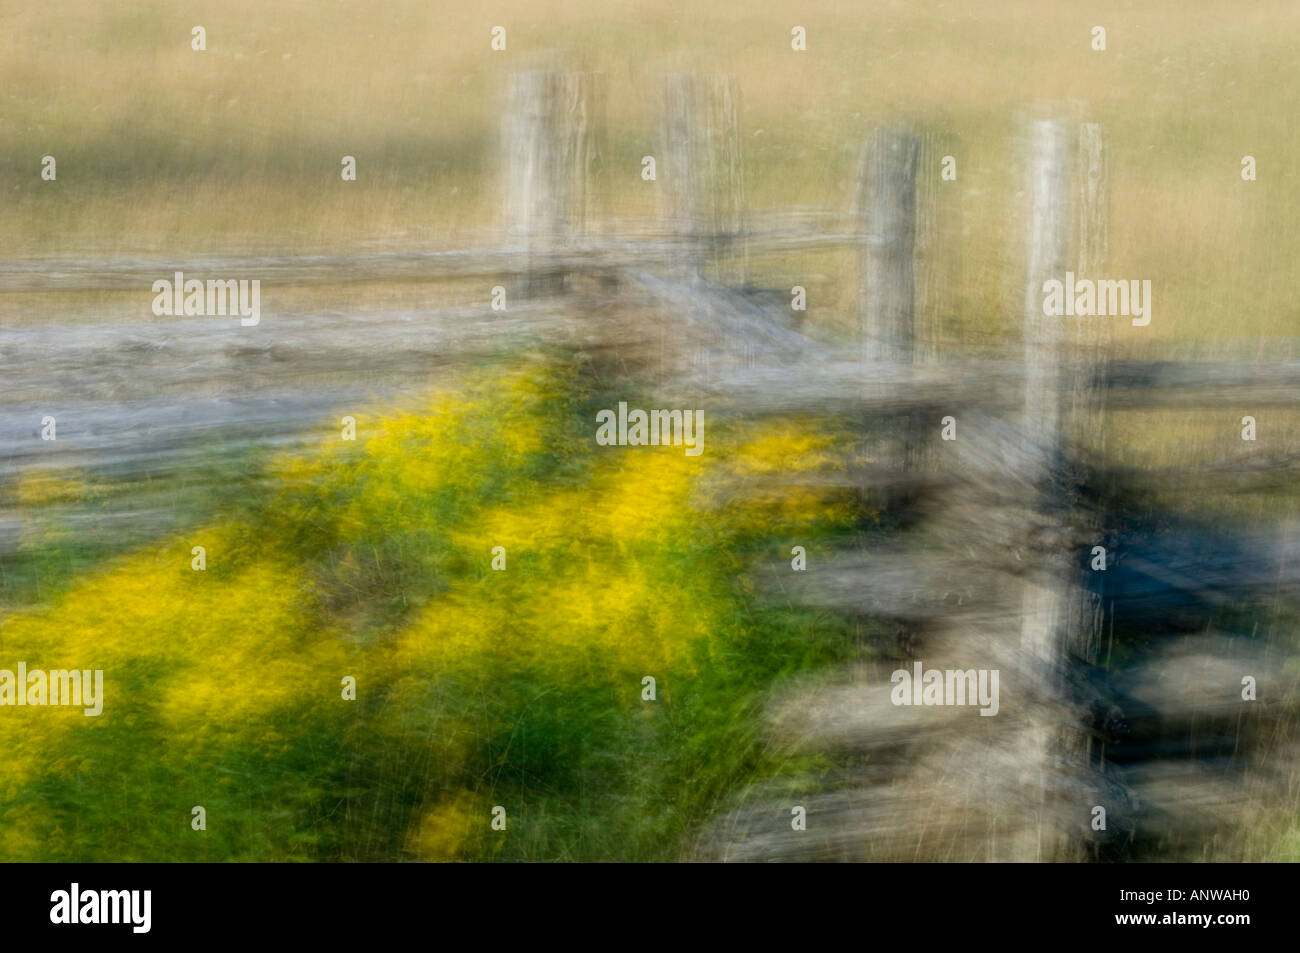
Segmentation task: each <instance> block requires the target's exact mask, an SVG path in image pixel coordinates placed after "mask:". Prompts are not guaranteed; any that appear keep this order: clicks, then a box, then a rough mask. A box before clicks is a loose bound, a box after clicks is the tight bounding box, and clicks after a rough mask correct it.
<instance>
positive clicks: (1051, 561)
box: [1017, 120, 1110, 860]
mask: <svg viewBox="0 0 1300 953" xmlns="http://www.w3.org/2000/svg"><path fill="white" fill-rule="evenodd" d="M1028 147H1029V156H1028V158H1029V162H1028V172H1029V197H1030V208H1029V229H1028V241H1029V246H1028V266H1027V284H1026V288H1025V308H1024V357H1025V389H1024V405H1023V411H1022V417H1021V428H1022V434H1023V438H1024V439H1025V440H1026V442H1027V444H1028V446H1027V450H1028V451H1029V452H1028V453H1027V454H1026V458H1027V465H1028V466H1029V467H1030V470H1031V473H1032V477H1033V483H1034V485H1035V486H1036V487H1037V498H1036V499H1035V500H1034V501H1033V503H1032V505H1031V510H1032V511H1033V514H1034V515H1033V517H1031V521H1032V522H1034V523H1037V525H1038V529H1039V533H1038V541H1037V543H1036V544H1035V545H1034V546H1033V552H1032V553H1031V565H1033V566H1034V567H1035V569H1034V570H1032V571H1031V572H1030V573H1029V574H1028V575H1027V576H1026V578H1025V583H1024V590H1023V597H1022V616H1021V629H1020V634H1021V650H1022V652H1023V653H1024V654H1025V657H1026V660H1027V661H1028V662H1029V665H1028V666H1027V667H1026V668H1027V670H1026V672H1024V673H1023V675H1024V676H1027V677H1028V678H1030V679H1033V680H1035V682H1036V684H1037V688H1038V690H1039V692H1041V694H1042V696H1043V698H1044V700H1046V701H1047V702H1048V703H1049V705H1051V707H1052V709H1053V710H1054V711H1055V712H1056V713H1057V717H1055V718H1053V719H1051V720H1049V721H1048V722H1046V723H1043V722H1040V723H1037V724H1035V725H1033V726H1032V727H1031V728H1030V729H1029V737H1028V739H1027V745H1028V749H1029V750H1027V751H1026V762H1025V763H1026V765H1027V766H1028V768H1029V770H1030V778H1029V781H1030V784H1031V785H1032V786H1036V788H1037V792H1038V793H1037V797H1038V803H1039V821H1038V824H1037V828H1038V829H1037V831H1035V838H1034V841H1033V842H1032V843H1031V844H1022V845H1021V848H1020V850H1019V854H1020V856H1019V857H1018V858H1017V859H1035V860H1069V859H1079V857H1080V856H1082V848H1081V843H1080V841H1079V839H1078V838H1075V837H1072V836H1071V833H1070V831H1071V828H1075V827H1076V824H1075V823H1073V822H1071V820H1070V819H1071V818H1086V817H1087V812H1088V809H1089V805H1088V804H1085V803H1082V799H1083V798H1084V797H1085V796H1086V795H1087V793H1088V792H1089V790H1090V789H1091V785H1090V784H1088V783H1087V781H1086V777H1087V773H1088V771H1089V770H1090V765H1089V764H1088V756H1087V748H1088V740H1089V738H1088V735H1087V732H1086V729H1085V728H1084V727H1083V725H1081V724H1078V723H1077V720H1076V719H1075V717H1074V716H1075V715H1076V714H1077V712H1076V711H1075V710H1074V709H1075V706H1076V705H1077V700H1076V699H1073V698H1071V696H1070V691H1069V688H1068V685H1067V680H1066V674H1067V669H1068V667H1069V666H1070V664H1071V656H1079V657H1082V658H1089V657H1091V656H1092V655H1093V654H1094V652H1095V645H1096V637H1097V625H1098V618H1097V614H1096V611H1095V609H1096V600H1095V598H1094V597H1093V596H1092V595H1091V594H1090V593H1088V592H1087V590H1086V589H1085V588H1084V585H1083V582H1084V573H1085V572H1086V569H1085V568H1084V566H1085V565H1086V563H1085V561H1084V558H1083V557H1084V554H1085V553H1086V552H1087V550H1083V549H1082V546H1083V544H1084V543H1086V542H1087V541H1088V540H1089V539H1090V538H1091V539H1096V536H1097V529H1098V527H1097V520H1096V517H1095V514H1089V513H1087V512H1086V511H1085V510H1084V509H1082V508H1081V507H1079V505H1078V504H1079V503H1080V500H1079V498H1078V494H1077V492H1076V490H1077V483H1076V474H1075V470H1076V468H1073V467H1070V466H1069V465H1068V464H1069V463H1070V462H1071V461H1072V459H1073V460H1077V459H1078V458H1079V457H1080V456H1081V455H1082V454H1084V453H1087V452H1094V453H1095V452H1096V451H1097V445H1098V441H1099V438H1100V432H1101V426H1102V422H1103V415H1102V394H1103V391H1104V388H1102V387H1100V386H1098V378H1099V370H1100V367H1101V366H1102V365H1103V364H1104V361H1105V359H1106V351H1107V346H1108V343H1109V337H1110V331H1109V325H1108V324H1106V322H1107V320H1108V319H1107V318H1105V317H1063V316H1053V315H1046V314H1044V313H1043V312H1044V307H1043V300H1044V291H1043V285H1044V282H1046V281H1048V280H1049V279H1055V280H1057V281H1064V280H1065V273H1066V271H1067V270H1070V271H1076V270H1077V273H1078V274H1079V277H1083V276H1084V272H1089V273H1091V272H1093V271H1094V269H1096V268H1097V267H1098V266H1099V265H1100V263H1101V262H1102V261H1103V260H1104V251H1105V246H1106V237H1105V230H1106V207H1105V200H1106V194H1107V193H1106V189H1107V187H1108V183H1107V179H1106V164H1105V156H1106V153H1105V144H1104V141H1103V139H1102V135H1101V130H1100V127H1098V126H1095V125H1085V126H1083V127H1082V128H1078V127H1075V126H1074V125H1073V124H1070V123H1066V122H1064V121H1058V120H1038V121H1035V122H1033V123H1032V124H1031V126H1030V129H1029V139H1028ZM1090 276H1091V277H1092V278H1093V279H1094V280H1095V278H1096V277H1098V276H1097V275H1096V274H1091V275H1090ZM1066 293H1067V294H1068V293H1070V292H1069V291H1068V290H1067V292H1066ZM1072 722H1075V723H1074V724H1072ZM1081 780H1082V781H1083V783H1076V782H1079V781H1081Z"/></svg>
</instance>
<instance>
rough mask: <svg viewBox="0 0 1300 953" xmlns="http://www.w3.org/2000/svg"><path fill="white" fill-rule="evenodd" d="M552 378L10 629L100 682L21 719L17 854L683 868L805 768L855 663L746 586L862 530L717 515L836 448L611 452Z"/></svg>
mask: <svg viewBox="0 0 1300 953" xmlns="http://www.w3.org/2000/svg"><path fill="white" fill-rule="evenodd" d="M563 367H565V365H563V364H561V363H557V362H546V361H533V362H531V363H528V364H527V365H526V366H525V367H523V368H522V369H520V368H519V367H514V368H511V369H501V368H488V369H485V370H482V371H480V372H477V373H475V374H473V375H471V376H470V378H469V379H466V380H464V381H458V382H457V384H456V387H455V389H454V395H455V396H453V391H452V390H447V391H440V392H438V393H435V394H432V395H430V396H429V398H428V399H427V400H424V401H422V402H421V404H420V405H419V406H417V407H414V408H411V409H409V410H406V411H402V412H397V413H391V414H389V415H386V416H367V415H364V414H362V415H359V416H358V422H359V427H360V431H361V432H360V436H359V439H358V440H357V441H356V442H355V443H351V442H344V441H341V440H337V439H335V440H331V441H328V442H327V443H326V444H325V445H324V446H323V447H322V448H321V449H320V451H319V452H315V453H309V454H304V453H297V454H293V455H288V454H284V455H281V456H278V457H276V458H274V459H272V460H270V461H269V463H268V465H267V466H266V476H268V477H269V479H266V480H262V481H260V482H258V483H257V484H256V486H258V487H260V488H261V491H260V493H259V494H258V495H257V496H255V497H254V498H252V499H251V500H247V501H245V502H244V503H243V504H242V505H237V504H235V503H234V502H233V501H231V502H228V503H227V506H228V509H227V510H225V511H221V512H218V513H214V514H212V516H211V517H210V518H209V519H208V521H206V522H204V523H200V524H197V525H194V526H193V527H192V528H191V529H189V530H187V531H185V532H183V533H180V534H178V535H176V536H174V537H172V538H169V539H166V540H162V541H156V542H155V543H153V544H150V545H147V546H144V547H140V548H138V549H135V550H133V551H130V552H126V553H124V554H122V555H119V556H116V557H113V558H111V559H109V560H107V561H105V562H104V563H103V564H102V565H101V566H100V567H99V568H98V569H97V570H96V571H94V572H91V573H90V574H88V576H86V577H84V578H82V579H80V580H78V581H77V582H76V583H74V584H71V585H69V586H68V587H67V588H66V589H65V590H64V591H62V592H60V593H58V594H56V595H55V596H54V597H53V598H50V599H48V600H46V601H45V602H42V603H41V604H39V605H37V606H35V607H24V608H20V609H18V610H17V611H14V612H12V613H11V614H10V615H8V617H6V618H4V619H3V621H2V622H0V646H3V653H4V659H5V660H6V661H5V662H4V664H5V665H6V667H12V666H13V665H16V663H17V661H19V660H22V661H26V662H27V664H28V666H29V668H33V669H34V668H46V669H49V668H64V667H67V668H73V667H75V668H82V669H84V668H102V669H104V671H105V694H106V698H105V702H104V712H103V714H102V715H100V716H99V717H86V716H85V715H84V714H83V713H82V711H81V710H80V709H65V708H49V707H46V708H35V707H26V708H8V709H6V710H5V713H4V717H3V718H0V751H3V752H4V756H3V757H4V765H5V768H4V771H3V772H2V773H0V858H2V859H4V860H37V859H41V860H70V859H77V860H96V861H110V860H146V859H150V860H157V859H166V860H336V859H355V860H375V859H398V858H402V859H431V860H445V859H455V858H467V859H491V858H500V859H539V860H540V859H560V860H565V859H569V860H591V859H639V860H646V859H674V858H677V857H679V856H682V855H683V854H685V853H687V852H689V850H690V846H691V842H692V837H693V835H694V834H696V833H697V832H698V831H699V830H700V829H701V827H702V825H704V824H705V822H706V821H708V820H709V819H710V817H711V815H712V814H713V812H715V811H716V810H718V809H720V808H723V807H725V806H727V805H728V804H730V803H732V802H733V801H734V800H735V799H736V798H739V797H743V795H744V792H745V790H746V788H747V786H748V785H750V784H752V783H754V782H755V781H757V780H759V779H765V778H771V777H774V776H779V775H781V774H783V773H789V772H793V771H798V770H800V769H804V768H808V767H811V766H812V765H811V763H810V762H808V761H806V760H805V761H791V760H788V759H787V758H786V757H785V756H783V755H781V754H780V753H777V752H774V751H770V750H768V749H767V747H766V746H765V744H764V742H763V740H762V736H761V719H760V715H761V711H762V708H763V705H764V703H765V701H766V699H767V698H768V697H769V694H770V692H771V691H772V690H773V689H774V687H775V686H777V685H778V684H779V683H780V681H781V680H782V679H783V678H784V677H786V676H789V675H793V674H796V673H803V672H807V671H809V670H815V669H818V668H820V667H823V666H828V665H830V664H832V663H842V662H844V661H846V660H850V659H852V658H854V657H855V655H854V653H855V651H856V650H855V648H854V640H853V638H852V635H851V633H850V632H849V631H848V624H847V622H846V621H845V620H843V619H838V618H835V617H831V616H828V615H826V614H821V613H815V612H813V611H810V610H796V609H791V608H777V609H775V610H773V609H771V608H763V609H762V610H761V614H760V610H758V609H757V608H756V606H755V605H754V604H753V603H752V601H751V599H750V596H749V593H748V590H747V583H746V577H745V573H746V570H747V568H749V567H751V566H753V565H756V564H757V563H759V562H770V561H774V560H776V559H781V558H784V557H783V554H788V551H789V546H790V545H792V544H793V543H794V542H797V543H799V544H802V545H805V546H810V547H811V546H813V545H816V543H817V541H818V540H828V539H829V537H831V536H832V535H834V534H839V533H844V532H846V531H848V530H849V529H850V528H851V527H852V525H853V523H854V521H855V519H856V512H855V508H854V506H855V505H854V504H853V503H852V501H850V500H847V499H835V498H833V496H832V495H830V494H828V493H827V492H824V491H820V490H799V491H797V492H796V493H795V494H794V495H791V494H782V495H780V496H779V497H771V498H766V499H765V498H764V497H763V496H762V495H761V494H758V495H755V496H754V497H753V498H751V497H750V496H748V495H745V496H740V495H737V494H735V493H734V492H731V490H728V489H727V487H732V488H733V489H734V486H735V483H734V481H735V480H737V479H739V480H742V481H743V480H746V479H751V478H753V477H754V476H755V475H759V474H762V473H764V472H771V471H772V470H773V469H774V468H776V467H782V468H785V467H792V468H794V469H803V470H815V469H817V468H819V467H822V466H827V465H830V464H832V463H833V462H834V460H835V452H836V447H837V446H839V445H840V444H839V441H840V440H842V439H846V438H847V434H835V433H829V432H818V431H817V430H815V429H813V428H811V427H809V426H807V425H805V424H803V423H798V422H791V423H789V424H787V425H784V426H777V427H773V428H765V429H763V431H762V432H761V433H759V432H750V431H748V430H745V429H743V428H741V427H740V426H739V425H737V426H735V427H733V428H728V427H727V426H725V425H723V424H722V423H721V422H720V421H718V420H717V419H711V420H709V421H708V427H707V429H706V433H705V437H706V451H705V453H704V454H703V455H702V456H700V457H687V456H686V455H685V454H684V453H683V450H682V448H679V447H678V448H673V447H646V448H617V447H615V448H605V447H598V446H597V445H596V444H595V442H594V439H593V433H594V423H593V421H594V419H595V414H594V409H595V408H597V407H599V406H604V405H605V404H604V403H602V402H601V400H600V399H599V397H598V396H597V395H594V394H592V393H590V392H589V390H588V389H587V386H586V385H585V384H584V382H583V380H582V379H581V378H580V377H579V376H578V375H576V374H574V373H572V372H570V371H567V370H564V369H562V368H563ZM720 477H725V478H726V480H723V481H722V482H719V480H718V478H720ZM727 481H731V482H727ZM77 486H78V483H77V481H76V479H75V477H74V476H72V475H61V476H54V475H46V476H42V477H39V478H35V477H34V478H32V479H31V480H29V481H24V483H23V485H22V487H21V488H20V489H19V491H18V494H19V496H20V497H21V498H23V499H24V500H27V501H29V502H30V501H39V500H53V499H64V498H65V497H67V496H68V495H69V494H73V495H75V493H76V492H77ZM787 540H789V541H790V542H786V541H787ZM64 545H65V546H69V547H71V546H75V545H76V543H75V539H67V540H64ZM197 545H202V546H204V547H205V548H206V551H207V569H206V571H203V572H198V571H195V570H194V569H192V568H191V565H190V560H191V555H190V553H191V548H192V547H193V546H197ZM495 546H504V547H505V550H506V559H507V563H506V566H507V568H506V570H505V571H494V570H492V569H491V559H492V549H493V547H495ZM782 547H784V548H782ZM345 675H351V676H354V677H355V678H356V679H357V685H358V698H357V700H356V701H355V702H349V701H345V700H343V698H342V687H341V681H342V679H343V677H344V676H345ZM646 675H650V676H653V677H654V678H655V679H656V682H657V693H658V697H657V700H655V701H653V702H651V701H643V700H642V698H641V692H642V678H643V677H644V676H646ZM194 805H203V806H204V808H205V809H206V811H207V824H208V829H207V830H206V831H204V832H195V831H192V830H191V829H190V826H189V820H190V809H191V807H192V806H194ZM495 805H501V806H503V807H505V808H506V811H507V816H508V828H507V830H506V831H505V832H497V831H493V830H492V829H491V828H490V826H489V821H490V817H491V809H492V807H493V806H495Z"/></svg>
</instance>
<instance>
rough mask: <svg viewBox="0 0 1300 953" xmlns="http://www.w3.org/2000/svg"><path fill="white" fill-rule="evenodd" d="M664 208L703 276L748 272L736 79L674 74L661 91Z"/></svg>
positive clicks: (735, 278) (733, 277) (735, 276)
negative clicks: (746, 270)
mask: <svg viewBox="0 0 1300 953" xmlns="http://www.w3.org/2000/svg"><path fill="white" fill-rule="evenodd" d="M659 132H660V151H661V156H660V164H659V182H660V185H661V188H660V190H659V194H660V196H661V210H662V214H663V217H664V219H665V220H666V222H667V224H668V228H669V230H670V232H671V233H672V234H673V236H674V237H675V238H676V239H678V240H683V241H685V242H686V243H687V245H688V247H689V248H690V253H691V255H692V257H693V258H694V261H692V262H691V266H692V267H693V268H695V269H697V270H698V271H699V272H700V273H701V274H704V275H706V276H707V277H710V278H713V279H716V280H726V281H728V282H729V283H735V282H739V281H741V280H743V279H744V273H745V267H746V262H745V257H746V248H745V240H744V239H745V236H744V211H745V176H744V168H743V165H742V159H743V155H742V148H741V136H740V87H739V84H738V83H737V81H736V78H735V77H734V76H725V75H706V76H697V75H695V74H693V73H669V74H667V75H665V76H664V77H663V82H662V85H661V87H660V130H659Z"/></svg>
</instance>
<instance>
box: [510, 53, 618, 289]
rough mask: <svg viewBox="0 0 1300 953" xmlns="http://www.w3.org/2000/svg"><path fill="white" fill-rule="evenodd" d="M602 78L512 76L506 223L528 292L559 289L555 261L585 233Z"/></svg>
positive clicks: (543, 74) (550, 74) (597, 153)
mask: <svg viewBox="0 0 1300 953" xmlns="http://www.w3.org/2000/svg"><path fill="white" fill-rule="evenodd" d="M603 91H604V88H603V84H602V83H601V77H600V76H599V74H595V73H560V72H555V71H551V70H533V71H527V72H518V73H513V74H511V76H510V87H509V101H508V103H507V108H506V113H505V117H504V129H503V145H504V150H505V162H504V169H505V174H506V181H505V194H506V202H507V221H508V223H509V228H510V231H511V234H512V236H513V237H515V238H517V239H518V240H520V241H521V242H522V243H523V245H524V247H525V249H526V252H525V254H526V255H527V271H528V278H527V281H526V285H527V288H526V290H527V293H528V294H529V295H539V294H546V293H552V292H556V291H560V290H563V288H564V285H565V276H564V274H563V272H562V270H560V269H558V268H557V267H556V265H555V263H554V261H553V258H554V256H555V254H556V253H558V252H563V251H565V250H566V249H570V248H572V247H573V246H574V245H575V244H576V243H577V242H578V241H580V240H581V239H582V238H583V236H584V235H585V232H586V228H587V223H588V221H589V219H590V218H592V213H593V211H594V208H593V206H594V204H595V188H594V174H593V173H594V171H595V169H596V166H597V163H598V162H599V160H600V150H601V142H600V138H601V136H602V134H603V121H604V97H603Z"/></svg>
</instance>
